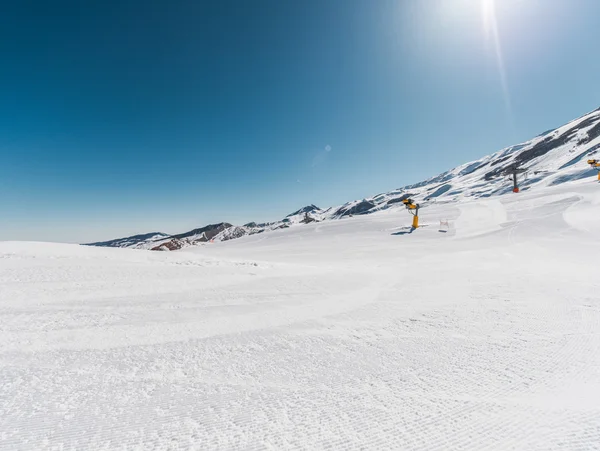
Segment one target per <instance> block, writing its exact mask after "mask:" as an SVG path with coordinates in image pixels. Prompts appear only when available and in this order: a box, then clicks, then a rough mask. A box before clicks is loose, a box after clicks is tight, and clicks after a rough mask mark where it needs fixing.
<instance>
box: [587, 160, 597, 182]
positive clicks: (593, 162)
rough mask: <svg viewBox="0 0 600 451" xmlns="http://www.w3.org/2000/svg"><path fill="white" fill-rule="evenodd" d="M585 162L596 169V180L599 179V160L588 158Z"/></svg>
mask: <svg viewBox="0 0 600 451" xmlns="http://www.w3.org/2000/svg"><path fill="white" fill-rule="evenodd" d="M587 162H588V164H589V165H590V166H591V167H593V168H594V169H595V170H596V171H598V181H600V161H598V160H588V161H587Z"/></svg>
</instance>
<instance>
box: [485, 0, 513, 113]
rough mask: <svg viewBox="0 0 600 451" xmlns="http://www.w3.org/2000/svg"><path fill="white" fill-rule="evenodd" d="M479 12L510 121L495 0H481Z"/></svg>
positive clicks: (506, 80) (509, 106)
mask: <svg viewBox="0 0 600 451" xmlns="http://www.w3.org/2000/svg"><path fill="white" fill-rule="evenodd" d="M481 13H482V18H483V28H484V31H485V34H486V37H487V39H488V40H491V42H492V46H493V47H494V52H495V54H496V64H497V65H498V72H499V75H500V83H501V84H502V92H503V95H504V103H505V105H506V110H507V113H508V115H509V118H510V119H511V121H512V102H511V99H510V90H509V87H508V78H507V76H506V69H505V66H504V57H503V55H502V43H501V41H500V33H499V31H498V20H497V18H496V2H495V0H481Z"/></svg>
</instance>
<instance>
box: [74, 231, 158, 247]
mask: <svg viewBox="0 0 600 451" xmlns="http://www.w3.org/2000/svg"><path fill="white" fill-rule="evenodd" d="M168 237H169V235H167V234H166V233H161V232H151V233H145V234H143V235H134V236H129V237H126V238H118V239H116V240H110V241H100V242H98V243H87V244H85V246H98V247H129V248H132V249H151V248H152V247H154V246H156V245H157V243H159V242H161V241H162V240H164V239H165V238H168Z"/></svg>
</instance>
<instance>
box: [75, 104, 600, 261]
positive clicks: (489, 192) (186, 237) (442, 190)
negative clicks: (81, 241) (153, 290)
mask: <svg viewBox="0 0 600 451" xmlns="http://www.w3.org/2000/svg"><path fill="white" fill-rule="evenodd" d="M598 153H600V108H597V109H595V110H593V111H591V112H589V113H587V114H584V115H583V116H580V117H578V118H577V119H574V120H572V121H570V122H568V123H567V124H565V125H563V126H561V127H558V128H555V129H551V130H548V131H546V132H544V133H542V134H540V135H537V136H536V137H534V138H533V139H531V140H529V141H525V142H523V143H520V144H517V145H513V146H509V147H506V148H504V149H501V150H499V151H497V152H495V153H493V154H490V155H487V156H485V157H482V158H480V159H479V160H473V161H470V162H467V163H464V164H462V165H459V166H457V167H455V168H453V169H450V170H448V171H446V172H443V173H441V174H438V175H436V176H433V177H430V178H429V179H426V180H423V181H421V182H418V183H414V184H411V185H406V186H404V187H402V188H398V189H395V190H392V191H389V192H384V193H380V194H378V195H375V196H373V197H367V198H364V199H361V200H354V201H350V202H346V203H345V204H343V205H339V206H335V207H330V208H327V209H325V210H323V209H321V208H319V207H317V206H316V205H314V204H311V205H307V206H304V207H302V208H300V209H298V210H296V211H294V212H293V213H290V214H289V215H287V216H286V217H285V218H283V219H282V220H280V221H275V222H269V223H259V224H257V223H255V222H249V223H247V224H245V225H243V226H238V225H232V224H229V223H226V222H222V223H217V224H211V225H207V226H204V227H200V228H198V229H194V230H191V231H189V232H185V233H181V234H176V235H167V234H163V233H160V232H155V233H149V234H141V235H134V236H132V237H126V238H120V239H117V240H110V241H103V242H98V243H89V244H87V245H91V246H104V247H130V248H136V249H151V250H176V249H181V248H183V247H187V246H194V245H198V244H205V243H207V242H215V241H216V242H218V241H228V240H232V239H238V238H241V237H243V236H246V235H254V234H257V233H264V232H268V231H273V230H277V229H282V228H287V227H291V226H296V225H300V224H306V223H309V222H314V221H326V220H339V219H343V218H347V217H351V216H354V215H364V214H371V213H375V212H377V211H381V210H385V209H388V208H403V204H402V200H404V199H406V198H409V197H410V198H413V199H415V200H416V201H419V202H453V201H457V200H459V199H462V198H479V197H490V196H496V195H503V194H507V193H510V192H511V191H512V182H510V181H508V180H505V178H506V176H503V174H504V173H505V172H506V171H507V169H509V168H510V167H512V166H518V167H522V168H524V169H525V170H526V171H527V172H526V175H524V176H522V177H521V178H522V180H520V183H519V185H520V188H521V189H522V190H528V189H531V188H532V187H534V186H536V185H539V184H542V185H544V186H548V185H550V186H551V185H557V184H561V183H566V182H569V181H573V180H579V179H581V178H585V177H589V176H592V175H594V174H595V173H596V171H595V170H594V169H592V168H590V167H589V166H587V165H584V163H585V160H586V158H585V157H586V156H592V155H596V154H598ZM424 206H426V204H425V205H424ZM143 237H148V238H147V239H145V240H144V239H143Z"/></svg>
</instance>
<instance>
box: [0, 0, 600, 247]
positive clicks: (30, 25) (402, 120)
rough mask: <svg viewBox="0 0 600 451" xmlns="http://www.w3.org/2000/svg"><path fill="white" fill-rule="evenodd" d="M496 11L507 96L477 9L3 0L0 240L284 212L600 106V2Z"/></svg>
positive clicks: (393, 181)
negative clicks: (599, 49) (599, 23)
mask: <svg viewBox="0 0 600 451" xmlns="http://www.w3.org/2000/svg"><path fill="white" fill-rule="evenodd" d="M496 3H497V5H496V10H497V11H496V20H497V24H498V32H499V36H500V43H501V47H502V52H503V65H504V68H505V73H506V80H507V86H508V93H509V95H510V98H509V99H507V98H506V95H505V94H506V93H505V90H504V89H503V83H502V77H501V76H500V71H499V65H498V58H497V52H496V47H495V45H494V41H493V39H490V34H489V33H488V32H486V30H487V31H489V28H486V27H485V26H484V23H485V22H486V21H484V20H482V11H481V9H482V8H481V7H482V0H404V1H403V0H395V1H392V0H377V1H373V0H302V1H282V0H276V1H275V0H256V1H245V0H215V1H210V2H209V1H201V0H168V1H167V0H165V1H162V0H161V1H158V0H145V1H137V0H120V1H92V0H91V1H84V2H82V1H61V0H56V1H52V2H50V1H46V0H38V1H27V0H22V1H18V0H13V1H12V2H10V1H6V2H3V4H2V7H1V11H0V56H1V60H0V61H1V70H0V239H1V240H8V239H11V240H52V241H68V242H84V241H93V240H94V241H95V240H101V239H109V238H116V237H120V236H125V235H130V234H134V233H144V232H150V231H164V232H167V233H176V232H183V231H186V230H189V229H191V228H193V227H199V226H202V225H204V224H207V223H211V222H217V221H229V222H232V223H245V222H248V221H263V220H272V219H279V218H281V217H283V216H284V215H285V214H287V213H289V212H291V211H293V210H295V209H297V208H299V207H301V206H302V205H306V204H309V203H315V204H317V205H319V206H330V205H335V204H340V203H343V202H345V201H348V200H352V199H356V198H362V197H365V196H369V195H374V194H376V193H378V192H382V191H386V190H390V189H393V188H396V187H400V186H403V185H405V184H408V183H413V182H417V181H420V180H422V179H424V178H426V177H428V176H432V175H435V174H437V173H439V172H442V171H444V170H446V169H449V168H451V167H453V166H456V165H458V164H461V163H463V162H466V161H468V160H473V159H476V158H480V157H482V156H484V155H486V154H489V153H491V152H494V151H496V150H498V149H500V148H502V147H505V146H507V145H511V144H515V143H517V142H519V141H523V140H526V139H529V138H531V137H533V136H534V135H537V134H538V133H540V132H542V131H544V130H547V129H550V128H553V127H556V126H559V125H562V124H563V123H565V122H567V121H569V120H570V119H573V118H575V117H577V116H580V115H582V114H584V113H586V112H588V111H590V110H593V109H595V108H597V107H598V106H600V83H598V81H599V80H600V58H599V53H598V43H599V42H600V31H599V30H600V29H599V27H598V18H599V17H600V2H599V1H597V0H497V1H496ZM327 146H330V147H327ZM326 148H327V149H330V151H327V150H326Z"/></svg>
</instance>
